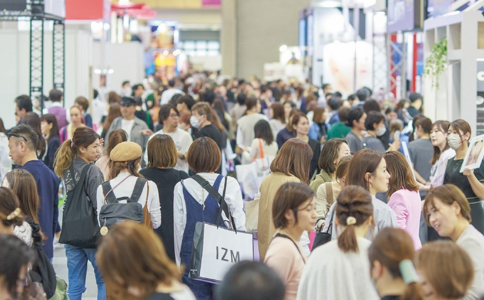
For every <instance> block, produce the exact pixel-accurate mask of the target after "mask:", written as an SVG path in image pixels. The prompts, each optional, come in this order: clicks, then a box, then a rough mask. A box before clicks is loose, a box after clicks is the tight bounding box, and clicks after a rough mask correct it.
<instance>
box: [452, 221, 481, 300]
mask: <svg viewBox="0 0 484 300" xmlns="http://www.w3.org/2000/svg"><path fill="white" fill-rule="evenodd" d="M455 243H456V244H457V245H459V246H460V247H462V249H464V251H466V252H467V254H469V257H470V258H471V260H472V264H473V265H474V281H473V282H472V285H471V287H470V288H469V290H468V291H467V294H466V296H465V297H464V298H462V299H463V300H471V299H481V297H482V296H484V260H482V253H483V251H484V236H483V235H482V233H480V232H479V231H478V230H477V229H476V228H475V227H474V226H472V225H469V226H467V228H466V229H464V231H463V232H462V234H461V235H460V237H459V238H458V239H457V241H456V242H455Z"/></svg>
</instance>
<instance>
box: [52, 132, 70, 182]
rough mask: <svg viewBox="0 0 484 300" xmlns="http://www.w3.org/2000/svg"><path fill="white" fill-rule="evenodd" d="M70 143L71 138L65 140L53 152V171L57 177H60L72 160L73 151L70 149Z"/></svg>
mask: <svg viewBox="0 0 484 300" xmlns="http://www.w3.org/2000/svg"><path fill="white" fill-rule="evenodd" d="M72 144H73V142H72V140H71V139H68V140H66V141H65V142H64V143H63V144H62V145H61V146H60V147H59V149H58V150H57V152H56V153H55V161H54V172H55V174H56V175H57V176H58V177H62V175H63V174H64V172H65V171H66V170H67V169H69V167H70V166H71V164H72V161H73V160H74V157H75V153H74V151H73V149H72V146H71V145H72Z"/></svg>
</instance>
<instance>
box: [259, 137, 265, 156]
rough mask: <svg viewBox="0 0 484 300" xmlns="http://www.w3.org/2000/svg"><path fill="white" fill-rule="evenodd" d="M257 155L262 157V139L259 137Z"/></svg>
mask: <svg viewBox="0 0 484 300" xmlns="http://www.w3.org/2000/svg"><path fill="white" fill-rule="evenodd" d="M259 156H260V158H264V149H263V148H262V139H259Z"/></svg>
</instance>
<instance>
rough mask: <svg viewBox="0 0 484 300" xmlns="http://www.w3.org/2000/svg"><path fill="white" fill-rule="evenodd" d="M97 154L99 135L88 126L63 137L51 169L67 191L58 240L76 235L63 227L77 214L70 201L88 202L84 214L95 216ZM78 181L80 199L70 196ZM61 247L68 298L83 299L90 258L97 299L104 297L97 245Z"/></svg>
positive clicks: (99, 174) (100, 179)
mask: <svg viewBox="0 0 484 300" xmlns="http://www.w3.org/2000/svg"><path fill="white" fill-rule="evenodd" d="M100 155H101V143H100V136H99V135H98V134H97V133H96V132H95V131H94V130H92V129H91V128H89V127H79V128H78V129H77V130H76V131H75V132H74V134H73V136H72V139H68V140H66V141H65V142H64V143H63V144H62V146H61V147H60V148H59V151H58V152H57V155H56V160H55V163H54V171H55V174H56V175H57V176H59V177H61V178H62V180H63V181H64V185H65V187H66V192H67V200H66V203H65V206H64V215H63V218H62V222H63V225H62V228H63V230H62V232H61V239H63V236H64V237H69V238H70V239H71V240H72V238H73V237H76V235H77V234H78V233H77V232H69V230H67V229H66V226H65V225H66V223H67V222H73V220H72V218H73V215H76V214H77V213H78V212H77V211H74V210H70V209H68V208H69V207H70V205H71V204H70V203H69V202H71V203H75V202H76V201H89V203H88V206H89V207H91V208H92V210H91V211H89V212H87V213H86V214H92V219H95V218H96V210H95V209H94V208H95V207H96V197H97V194H96V192H97V188H98V186H100V185H101V184H102V183H103V182H104V176H103V174H102V172H101V170H99V168H98V167H97V166H95V165H93V163H94V162H95V161H96V160H98V159H99V156H100ZM83 174H85V178H86V179H85V181H84V182H78V181H79V180H80V178H81V177H82V175H83ZM78 184H81V185H82V195H83V197H81V198H79V199H74V198H70V197H69V195H73V193H74V191H75V188H76V186H77V185H78ZM84 195H85V196H84ZM86 196H87V199H86ZM89 234H92V236H96V235H98V234H99V228H98V227H97V228H96V229H95V232H90V233H89ZM82 243H84V241H83V242H82ZM79 244H81V243H79ZM64 247H65V249H66V256H67V270H68V279H69V280H68V281H69V287H68V293H69V298H70V299H72V300H80V299H81V298H82V293H84V291H85V289H86V287H85V283H86V271H87V262H88V261H90V262H91V264H92V266H93V268H94V273H95V275H96V283H97V288H98V296H97V299H98V300H104V299H106V288H105V286H104V281H103V279H102V276H101V273H100V272H99V269H98V267H97V264H96V259H95V254H96V248H94V247H93V245H92V244H91V243H90V242H89V243H87V242H86V246H84V247H79V246H74V245H71V244H68V243H66V244H65V245H64Z"/></svg>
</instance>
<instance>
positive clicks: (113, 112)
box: [101, 98, 122, 139]
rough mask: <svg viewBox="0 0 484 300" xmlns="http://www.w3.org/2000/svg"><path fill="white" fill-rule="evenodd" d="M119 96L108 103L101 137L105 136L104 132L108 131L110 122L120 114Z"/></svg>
mask: <svg viewBox="0 0 484 300" xmlns="http://www.w3.org/2000/svg"><path fill="white" fill-rule="evenodd" d="M120 103H121V98H120V99H119V103H118V101H116V102H114V103H111V104H109V109H108V115H107V117H106V120H104V123H103V131H102V133H101V138H103V139H104V138H106V134H107V133H108V131H109V128H110V127H111V124H112V123H113V121H114V119H116V118H119V117H121V116H122V114H121V105H120Z"/></svg>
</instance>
